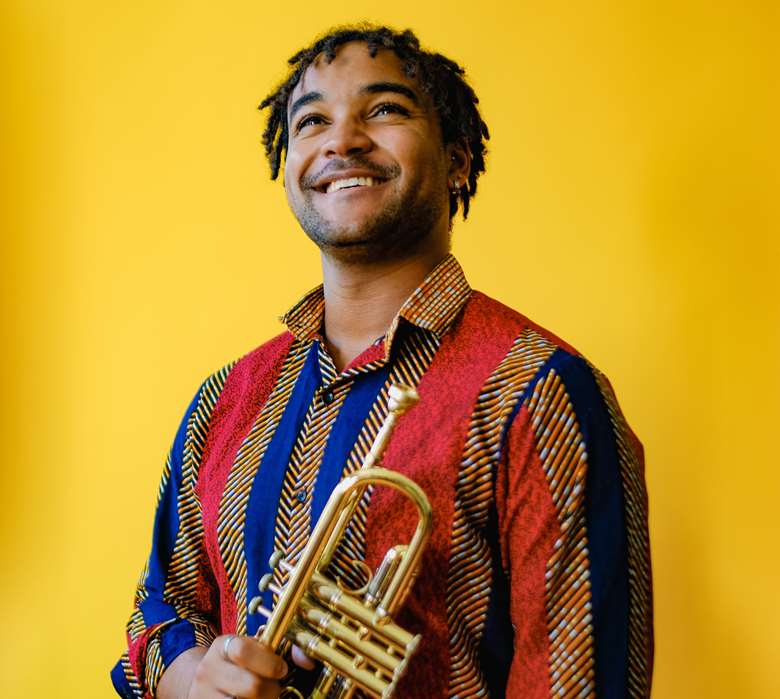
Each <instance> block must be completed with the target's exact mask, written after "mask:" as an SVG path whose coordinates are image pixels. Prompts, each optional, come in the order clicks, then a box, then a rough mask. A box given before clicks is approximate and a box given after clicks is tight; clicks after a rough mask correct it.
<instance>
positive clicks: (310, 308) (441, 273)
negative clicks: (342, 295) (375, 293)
mask: <svg viewBox="0 0 780 699" xmlns="http://www.w3.org/2000/svg"><path fill="white" fill-rule="evenodd" d="M470 294H471V287H470V286H469V283H468V281H467V280H466V276H465V275H464V274H463V269H462V268H461V266H460V264H458V261H457V260H456V259H455V257H454V256H453V255H451V254H450V255H447V257H445V258H444V259H443V260H442V261H441V262H440V263H439V264H438V265H437V266H436V267H435V268H434V269H433V271H431V273H430V274H429V275H428V276H427V277H426V278H425V279H424V280H423V282H422V284H420V286H418V287H417V288H416V289H415V290H414V291H413V292H412V293H411V294H410V296H409V298H407V299H406V301H404V303H403V305H402V306H401V308H400V310H399V311H398V314H397V315H396V317H395V318H394V319H393V322H392V323H391V324H390V328H389V329H388V331H387V335H386V336H385V354H386V356H389V355H390V347H391V346H392V343H393V338H394V337H395V332H396V330H397V329H398V324H399V322H400V319H401V318H403V319H404V320H406V321H408V322H409V323H412V324H413V325H416V326H417V327H419V328H424V329H426V330H430V331H431V332H433V333H435V334H436V335H437V336H438V337H439V338H441V336H442V335H444V334H445V333H446V332H447V330H449V328H450V326H451V325H452V322H453V321H454V320H455V317H456V316H457V315H458V313H459V312H460V310H461V309H462V308H463V306H464V304H465V303H466V301H467V300H468V298H469V295H470ZM324 312H325V298H324V295H323V290H322V284H320V285H319V286H318V287H315V288H314V289H312V290H311V291H310V292H308V293H307V294H306V295H305V296H304V297H303V298H302V299H301V300H300V301H298V303H296V304H295V305H294V306H293V307H292V308H291V309H290V310H289V311H287V313H285V314H284V315H283V316H282V318H281V320H282V322H283V323H284V324H285V325H286V326H287V329H288V330H289V331H290V332H291V333H292V334H293V335H295V337H297V338H298V339H300V340H314V339H317V338H318V337H319V333H320V330H321V328H322V319H323V315H324Z"/></svg>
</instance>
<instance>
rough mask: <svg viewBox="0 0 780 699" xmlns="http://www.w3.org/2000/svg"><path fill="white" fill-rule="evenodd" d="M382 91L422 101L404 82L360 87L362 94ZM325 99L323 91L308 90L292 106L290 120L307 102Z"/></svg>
mask: <svg viewBox="0 0 780 699" xmlns="http://www.w3.org/2000/svg"><path fill="white" fill-rule="evenodd" d="M382 92H395V93H397V94H399V95H403V96H404V97H408V98H409V99H410V100H411V101H412V102H414V103H415V104H416V105H418V104H419V103H420V99H419V97H418V96H417V93H416V92H415V91H414V90H412V89H411V88H410V87H407V86H406V85H404V84H403V83H393V82H378V83H369V84H368V85H364V86H363V87H361V88H360V94H363V95H376V94H379V93H382ZM323 99H325V97H324V96H323V94H322V93H321V92H307V93H306V94H305V95H301V96H300V97H299V98H298V99H297V100H295V102H293V103H292V105H291V106H290V116H289V119H290V121H292V118H293V117H294V116H295V113H296V112H297V111H298V110H299V109H301V108H302V107H305V106H306V105H307V104H310V103H311V102H320V101H322V100H323Z"/></svg>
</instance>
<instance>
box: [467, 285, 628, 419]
mask: <svg viewBox="0 0 780 699" xmlns="http://www.w3.org/2000/svg"><path fill="white" fill-rule="evenodd" d="M465 315H467V316H470V318H471V320H470V323H471V324H472V325H479V326H481V327H483V328H486V329H487V330H488V334H489V336H490V337H498V336H501V335H503V336H504V337H511V338H512V342H511V343H507V351H506V353H505V354H504V355H503V358H502V360H501V363H500V364H499V365H498V366H497V367H496V369H495V370H494V374H495V375H500V376H501V378H502V381H503V382H508V383H511V384H512V385H513V386H514V388H513V394H514V400H513V402H514V410H513V411H512V413H511V416H510V423H511V422H513V421H515V419H520V420H523V417H522V416H520V414H521V413H522V414H524V418H525V419H528V418H530V417H532V416H533V417H535V418H536V419H537V420H542V421H548V420H551V419H553V417H554V416H556V415H558V414H559V409H560V407H561V405H564V404H565V405H566V406H568V408H569V409H570V410H571V413H572V416H573V417H576V420H577V422H578V424H579V425H580V426H581V427H582V428H583V429H587V427H588V426H591V425H595V424H609V423H612V424H613V425H615V424H616V423H618V424H619V425H620V427H623V428H624V427H625V426H624V425H623V424H621V423H623V418H622V415H621V413H620V408H619V406H618V404H617V400H616V399H615V395H614V392H613V390H612V387H611V385H610V382H609V380H608V379H607V377H606V376H605V375H604V374H603V373H602V372H601V371H600V370H599V369H598V368H597V367H596V366H594V365H593V363H591V362H590V361H589V360H588V359H587V357H585V356H584V355H583V354H582V353H581V352H580V351H579V350H578V349H577V348H576V347H575V346H574V345H572V344H571V343H569V342H568V341H566V340H564V339H562V338H561V337H560V336H559V335H557V334H556V333H554V332H552V331H550V330H549V329H547V328H545V327H543V326H542V325H540V324H539V323H536V322H535V321H533V320H531V319H530V318H528V317H527V316H525V315H523V314H522V313H520V312H518V311H516V310H514V309H513V308H510V307H509V306H507V305H505V304H503V303H501V302H500V301H497V300H495V299H493V298H490V297H489V296H487V295H486V294H483V293H482V292H479V291H474V292H473V293H472V296H471V298H470V299H469V303H468V305H467V308H466V314H465Z"/></svg>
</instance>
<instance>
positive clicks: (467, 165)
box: [446, 141, 471, 191]
mask: <svg viewBox="0 0 780 699" xmlns="http://www.w3.org/2000/svg"><path fill="white" fill-rule="evenodd" d="M446 151H447V165H448V167H447V187H448V189H449V190H450V191H453V190H459V189H461V188H462V187H465V186H466V184H467V183H468V179H469V174H470V173H471V151H470V150H469V149H468V147H467V145H466V143H465V141H454V142H452V143H448V144H447V146H446Z"/></svg>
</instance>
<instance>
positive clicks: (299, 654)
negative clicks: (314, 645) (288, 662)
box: [292, 646, 316, 670]
mask: <svg viewBox="0 0 780 699" xmlns="http://www.w3.org/2000/svg"><path fill="white" fill-rule="evenodd" d="M292 659H293V662H294V663H295V664H296V665H297V666H298V667H300V668H302V669H304V670H313V669H314V667H315V665H316V663H315V662H314V661H313V660H312V659H311V658H310V657H309V656H308V655H306V653H304V652H303V651H302V650H301V649H300V648H298V646H293V648H292Z"/></svg>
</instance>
